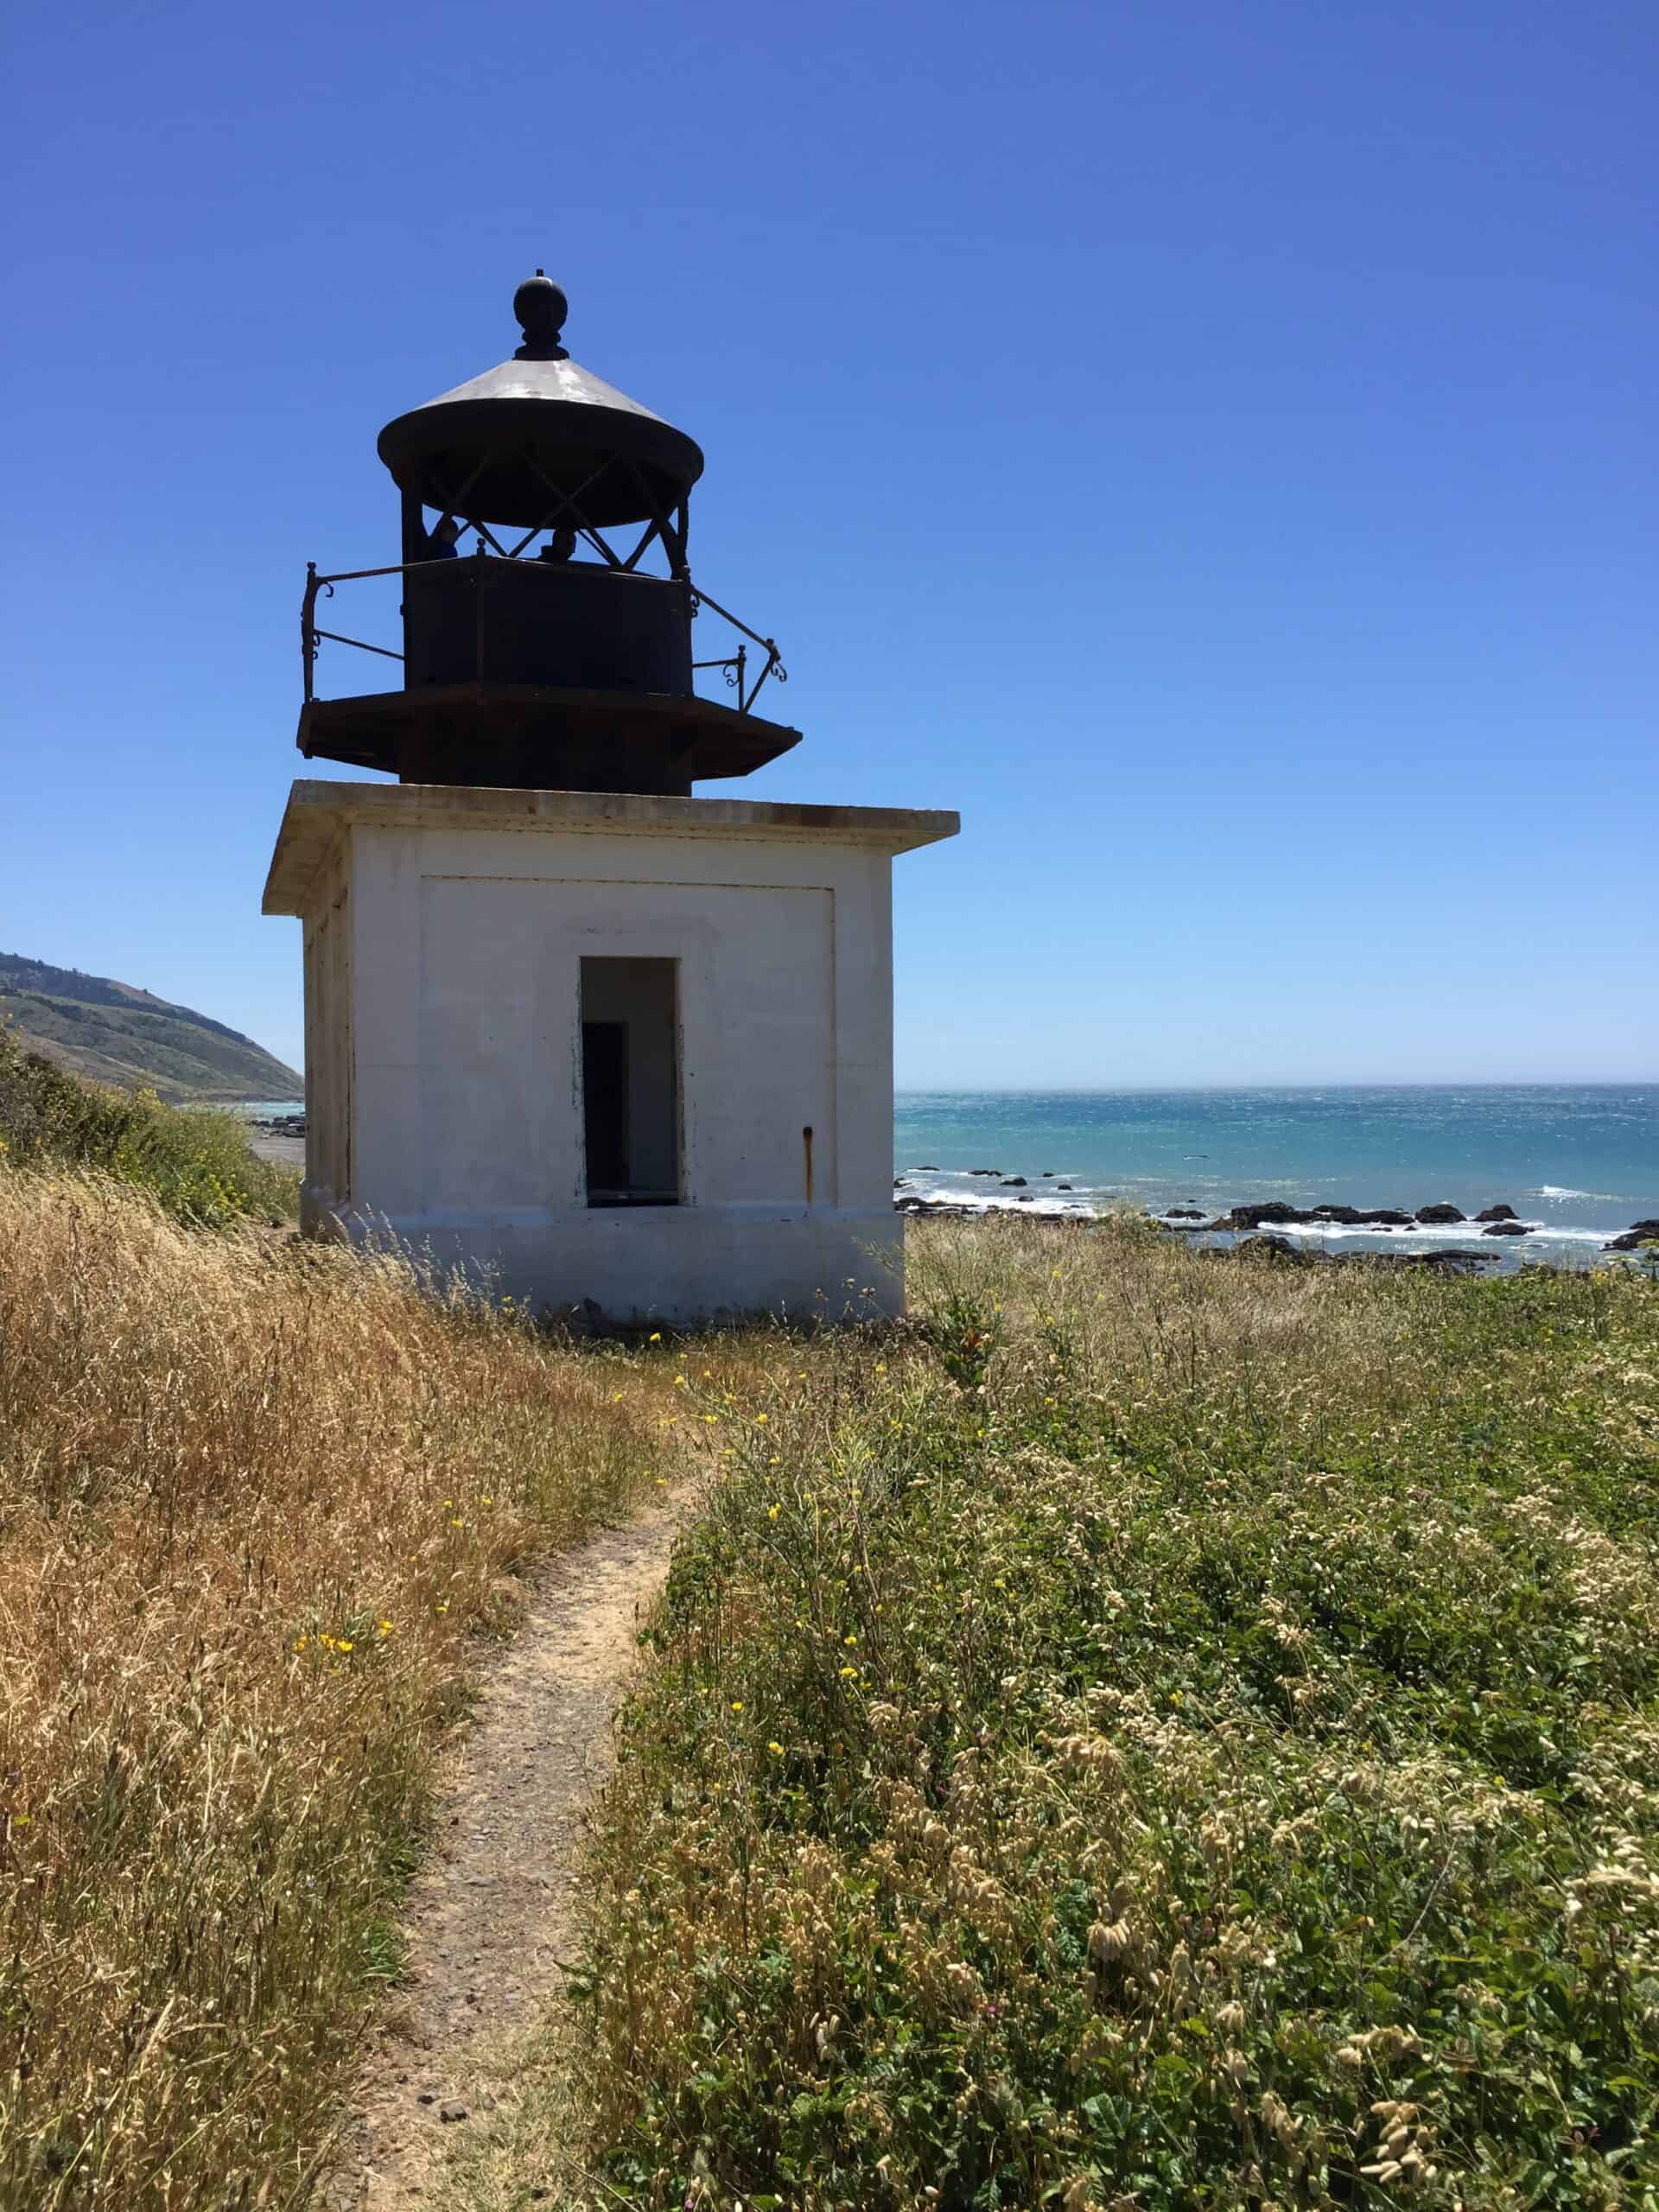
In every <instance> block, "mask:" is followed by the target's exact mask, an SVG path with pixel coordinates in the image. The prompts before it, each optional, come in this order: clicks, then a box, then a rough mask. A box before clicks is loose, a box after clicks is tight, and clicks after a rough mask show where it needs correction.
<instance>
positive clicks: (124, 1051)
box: [0, 952, 301, 1103]
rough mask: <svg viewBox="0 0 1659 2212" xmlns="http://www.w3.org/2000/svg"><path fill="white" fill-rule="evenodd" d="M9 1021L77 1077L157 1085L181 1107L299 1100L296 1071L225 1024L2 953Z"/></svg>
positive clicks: (145, 994) (1, 1002) (1, 995)
mask: <svg viewBox="0 0 1659 2212" xmlns="http://www.w3.org/2000/svg"><path fill="white" fill-rule="evenodd" d="M0 1021H3V1022H7V1023H10V1026H11V1027H12V1028H13V1029H14V1030H15V1031H16V1033H17V1034H18V1035H19V1036H21V1037H22V1039H23V1040H24V1041H25V1043H26V1044H27V1045H28V1046H29V1047H30V1048H31V1049H32V1050H34V1051H35V1052H43V1053H44V1054H45V1055H46V1056H47V1057H48V1058H50V1059H52V1060H54V1061H55V1062H56V1063H57V1065H59V1066H60V1067H63V1068H66V1069H67V1070H68V1071H69V1072H70V1073H71V1074H73V1075H79V1076H83V1077H86V1078H87V1079H88V1080H90V1081H92V1082H95V1083H104V1084H127V1085H130V1084H149V1085H150V1086H151V1087H153V1088H154V1090H156V1092H157V1093H158V1094H159V1095H160V1096H162V1097H163V1098H166V1099H168V1100H170V1101H172V1102H173V1103H179V1102H181V1101H182V1100H186V1099H193V1098H194V1099H204V1100H206V1099H215V1098H219V1099H237V1098H297V1097H298V1096H299V1095H300V1087H301V1078H300V1077H298V1076H297V1075H296V1073H295V1071H294V1070H293V1069H292V1068H290V1067H287V1066H285V1065H283V1062H282V1061H281V1060H278V1059H275V1058H272V1056H271V1055H270V1053H269V1052H265V1051H264V1050H262V1048H261V1047H260V1046H257V1045H256V1044H255V1043H254V1042H253V1041H252V1039H251V1038H247V1037H244V1036H242V1035H241V1034H240V1033H238V1031H236V1030H234V1029H227V1028H226V1027H225V1025H224V1023H223V1022H221V1021H212V1020H209V1019H208V1017H207V1015H206V1014H197V1013H195V1012H194V1011H193V1009H192V1008H190V1007H186V1006H173V1005H170V1004H169V1003H168V1001H167V1000H165V999H158V998H156V997H154V996H153V995H151V994H150V993H149V991H141V990H136V989H135V988H133V986H132V985H131V984H130V983H118V982H114V981H113V980H112V979H111V977H109V976H83V975H82V974H81V973H80V971H79V969H76V968H56V967H54V966H53V965H52V963H50V962H49V961H45V960H27V959H24V958H23V957H22V956H21V955H19V954H17V953H12V952H0Z"/></svg>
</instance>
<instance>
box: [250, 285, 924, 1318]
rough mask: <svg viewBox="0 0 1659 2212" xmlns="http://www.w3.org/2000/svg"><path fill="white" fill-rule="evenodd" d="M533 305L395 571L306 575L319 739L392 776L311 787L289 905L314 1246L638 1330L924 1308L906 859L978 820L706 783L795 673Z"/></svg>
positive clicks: (477, 386)
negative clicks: (714, 789) (360, 671)
mask: <svg viewBox="0 0 1659 2212" xmlns="http://www.w3.org/2000/svg"><path fill="white" fill-rule="evenodd" d="M513 309H514V314H515V315H516V317H517V319H518V323H519V325H520V328H521V331H522V343H521V344H520V345H519V346H518V348H517V350H516V351H515V353H513V354H512V357H511V359H507V360H505V361H504V362H502V363H501V364H500V365H499V366H498V367H496V368H493V369H489V370H486V372H485V373H484V374H483V375H481V376H479V377H475V378H473V379H472V380H471V382H469V383H467V384H462V385H458V386H457V387H456V388H455V389H454V391H448V392H445V393H443V394H442V397H439V398H437V399H434V400H432V401H429V403H428V404H426V405H425V406H423V407H417V408H415V409H413V410H410V412H407V413H405V414H402V415H399V416H396V417H395V418H394V419H393V420H392V421H391V422H390V423H388V424H387V425H386V427H385V429H384V430H383V431H382V432H381V434H380V438H379V443H378V452H379V456H380V459H381V461H383V462H384V463H385V467H386V468H387V470H388V472H389V473H390V474H391V479H392V481H393V483H394V484H395V486H397V494H398V499H399V503H400V522H401V528H400V540H399V546H398V550H399V556H400V557H399V559H398V560H397V562H396V563H388V564H387V565H386V566H385V567H384V568H379V569H356V570H334V571H320V570H319V569H317V568H316V566H315V564H313V566H312V567H311V568H310V569H308V574H307V578H306V582H305V589H304V597H303V602H302V616H301V632H302V634H301V645H302V679H303V700H302V706H301V711H300V723H299V735H298V744H299V747H300V750H301V752H302V753H303V754H304V755H305V756H306V758H308V759H314V758H318V757H321V758H323V759H326V760H334V761H339V762H343V763H345V764H347V765H348V766H353V767H358V768H362V769H369V770H376V771H379V772H383V773H384V774H385V775H388V776H391V777H395V778H396V779H397V780H396V781H395V782H391V781H379V782H367V781H361V782H357V781H354V782H343V781H327V782H324V781H320V780H315V779H302V780H301V781H298V782H296V784H295V785H293V788H292V790H291V791H290V793H289V801H288V805H287V809H286V810H285V813H284V816H283V823H282V828H281V830H280V832H279V834H278V836H277V849H276V852H275V855H274V856H273V858H272V861H271V866H270V877H269V880H268V882H267V885H266V888H265V896H264V912H266V913H268V914H285V915H294V916H297V917H298V918H299V920H300V921H301V923H302V930H303V944H304V974H305V1038H306V1116H307V1133H308V1134H307V1161H306V1175H305V1180H304V1183H303V1185H302V1192H301V1218H302V1227H303V1228H304V1229H305V1230H307V1231H308V1232H309V1233H312V1234H318V1235H333V1236H346V1237H351V1238H353V1239H357V1240H359V1241H364V1240H385V1239H386V1238H389V1237H395V1238H396V1239H397V1240H399V1241H401V1242H404V1243H410V1244H411V1245H414V1246H416V1247H418V1248H419V1249H421V1250H422V1251H423V1253H425V1254H429V1255H431V1256H432V1257H433V1258H434V1259H435V1261H436V1262H438V1263H439V1264H440V1265H441V1266H443V1267H447V1268H459V1269H461V1270H462V1271H463V1272H465V1273H466V1274H467V1275H468V1276H469V1277H472V1278H473V1279H474V1280H477V1281H482V1282H485V1283H487V1284H489V1285H491V1286H493V1287H496V1288H498V1289H499V1291H501V1292H503V1293H505V1294H512V1296H513V1297H514V1298H515V1299H518V1300H523V1301H525V1302H528V1303H529V1304H531V1306H534V1307H535V1308H537V1309H538V1310H547V1311H551V1312H554V1313H564V1312H569V1311H570V1310H572V1309H575V1308H582V1309H583V1310H585V1311H587V1312H588V1313H591V1312H592V1311H593V1310H594V1308H595V1307H597V1308H598V1309H599V1310H600V1311H601V1312H602V1313H604V1314H605V1315H606V1316H607V1318H608V1319H612V1320H614V1321H616V1322H618V1323H634V1322H643V1321H645V1320H649V1319H660V1320H664V1321H669V1322H672V1323H677V1324H690V1323H696V1322H702V1321H708V1320H713V1319H721V1318H729V1317H734V1316H737V1315H741V1314H748V1313H766V1312H770V1313H782V1314H785V1315H787V1316H790V1317H791V1318H799V1319H807V1318H810V1317H814V1316H817V1317H820V1318H823V1317H829V1318H840V1317H841V1316H842V1315H843V1314H845V1313H849V1312H869V1311H871V1310H875V1311H881V1312H887V1313H895V1312H899V1311H900V1310H902V1306H903V1301H904V1259H903V1242H902V1224H901V1223H900V1221H899V1219H898V1217H895V1215H894V1212H893V1198H892V1179H893V950H892V864H893V859H894V857H895V855H898V854H900V853H905V852H909V851H912V850H914V849H917V848H918V847H920V846H923V845H927V844H931V843H934V842H937V841H938V840H939V839H942V838H944V837H949V836H954V835H955V834H956V832H957V829H958V827H959V823H958V819H957V816H956V815H955V814H953V813H947V812H942V811H918V810H899V809H893V808H887V807H862V806H803V805H783V804H764V803H758V802H755V801H753V800H741V799H734V798H725V797H720V798H707V797H702V796H699V795H696V794H695V793H694V786H696V785H707V784H709V783H712V782H723V781H726V780H728V779H734V778H736V777H740V776H746V775H748V774H750V773H752V772H753V771H754V770H755V769H757V768H759V767H761V766H764V765H765V764H766V762H767V761H769V760H775V759H777V758H778V757H779V755H780V754H781V753H785V751H787V750H788V749H790V748H791V747H793V746H794V745H796V744H798V742H799V741H800V733H799V732H798V730H796V729H793V728H789V727H787V726H786V725H785V724H783V723H782V722H779V721H773V720H771V719H769V718H768V713H767V712H760V711H757V707H758V706H764V707H765V708H766V709H768V710H770V709H772V705H773V702H775V701H776V700H777V699H779V698H780V697H781V696H782V686H783V684H784V683H785V680H786V672H785V668H784V665H783V662H782V658H781V655H780V653H779V648H778V646H777V645H776V643H775V642H774V641H773V639H771V638H770V637H768V636H766V634H764V632H761V631H760V630H758V629H751V628H750V627H748V626H747V624H745V623H744V622H742V621H741V620H739V619H738V618H737V617H736V616H735V615H734V614H732V613H729V612H728V609H727V608H726V607H723V606H722V605H721V604H720V603H719V602H718V601H715V599H714V598H713V597H712V596H711V595H710V594H709V591H708V590H707V589H705V588H704V587H703V584H702V581H701V580H700V579H699V580H697V581H695V582H694V580H693V571H692V564H691V555H690V499H691V493H692V490H693V487H694V486H696V484H697V482H698V480H699V479H700V478H701V476H702V469H703V458H702V453H701V452H700V450H699V449H698V448H697V446H696V444H695V442H693V441H692V440H691V439H690V437H689V436H687V435H686V434H685V433H684V432H683V430H679V429H676V428H675V427H674V426H673V425H672V424H671V423H668V422H666V421H664V419H663V418H662V417H661V416H658V415H655V414H653V413H652V412H651V411H650V410H648V409H646V408H644V407H642V406H640V405H639V404H638V403H637V402H636V401H634V400H632V399H629V398H627V397H626V396H625V395H624V394H623V393H622V392H620V391H618V390H616V389H615V388H614V387H613V385H609V384H607V383H605V382H604V381H602V380H601V378H599V377H597V376H595V375H594V374H593V373H592V372H589V371H588V370H587V369H585V368H583V367H582V366H581V365H579V364H578V363H577V362H575V360H573V359H571V358H570V355H569V352H568V350H567V348H566V346H565V345H564V342H563V330H564V324H565V321H566V316H567V312H568V310H567V303H566V301H565V296H564V295H563V292H562V291H561V290H560V289H559V287H558V286H557V285H556V284H555V283H551V282H550V280H549V279H548V278H547V277H545V276H543V273H542V272H541V271H540V270H537V273H536V275H535V276H534V277H531V279H529V280H528V281H527V282H526V283H524V284H521V285H520V286H519V288H518V292H517V293H516V295H515V296H514V300H513ZM387 594H391V597H390V599H389V598H388V596H387ZM377 595H378V601H377ZM377 603H378V605H379V606H380V607H381V608H382V610H383V613H384V615H385V618H386V619H390V608H391V607H392V606H394V605H395V607H397V615H398V617H399V618H400V620H401V638H402V642H401V648H399V647H398V646H397V645H391V644H388V643H385V642H381V641H377V640H376V639H374V638H373V637H365V636H361V635H359V634H357V632H358V631H359V629H365V628H366V629H371V630H372V629H373V627H374V626H375V610H376V606H377ZM359 608H361V609H362V610H363V612H362V613H361V616H360V618H359V616H358V613H357V610H358V609H359ZM384 634H385V628H384V622H383V637H384ZM391 634H392V635H394V636H395V635H396V634H397V632H396V631H395V630H394V631H392V632H391ZM359 667H360V668H365V669H368V670H372V671H377V672H378V674H379V677H380V680H381V686H382V688H377V689H362V690H350V689H348V688H346V687H347V686H348V685H349V683H350V682H351V680H352V678H351V675H350V673H349V671H352V670H353V669H356V668H359ZM340 671H347V673H346V675H345V677H344V680H343V681H342V680H341V677H340ZM399 675H401V682H399V681H398V677H399ZM358 680H359V682H360V681H362V679H361V678H360V677H359V679H358Z"/></svg>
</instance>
